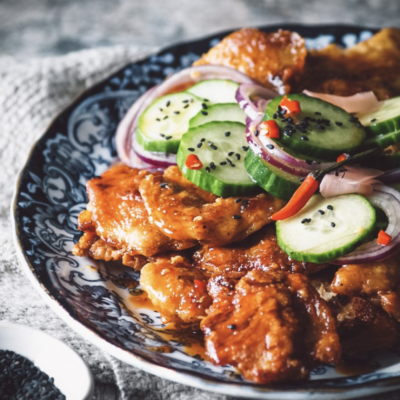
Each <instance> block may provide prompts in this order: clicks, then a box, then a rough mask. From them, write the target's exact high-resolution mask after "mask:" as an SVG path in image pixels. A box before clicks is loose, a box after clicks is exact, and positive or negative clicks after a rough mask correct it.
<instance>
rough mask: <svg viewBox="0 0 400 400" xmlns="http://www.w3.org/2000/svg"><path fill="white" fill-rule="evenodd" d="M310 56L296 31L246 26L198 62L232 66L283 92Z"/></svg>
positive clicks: (303, 41) (225, 39) (288, 87)
mask: <svg viewBox="0 0 400 400" xmlns="http://www.w3.org/2000/svg"><path fill="white" fill-rule="evenodd" d="M306 55H307V50H306V46H305V40H304V39H303V38H302V37H301V36H300V35H299V34H297V33H295V32H290V31H284V30H281V29H280V30H278V32H271V33H264V32H261V31H260V30H258V29H256V28H244V29H241V30H239V31H236V32H233V33H231V34H230V35H228V36H227V37H225V38H224V39H223V40H222V41H221V42H220V43H218V44H217V45H216V46H214V47H213V48H212V49H211V50H209V51H208V53H206V54H203V56H202V57H201V58H200V60H198V61H196V62H195V63H194V65H204V64H214V65H224V66H226V67H232V68H235V69H237V70H239V71H241V72H244V73H245V74H247V75H248V76H250V77H251V78H253V79H256V80H258V81H259V82H260V83H261V84H263V85H265V86H267V87H270V88H274V89H277V90H278V91H279V92H280V93H281V94H283V93H288V92H289V91H290V81H291V78H292V77H293V76H295V75H296V74H297V75H298V74H299V73H300V72H301V71H302V69H303V67H304V62H305V58H306Z"/></svg>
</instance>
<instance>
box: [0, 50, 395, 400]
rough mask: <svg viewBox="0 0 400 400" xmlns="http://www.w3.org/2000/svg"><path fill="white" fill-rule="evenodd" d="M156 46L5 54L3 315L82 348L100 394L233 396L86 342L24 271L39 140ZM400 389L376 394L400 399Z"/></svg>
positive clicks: (218, 399)
mask: <svg viewBox="0 0 400 400" xmlns="http://www.w3.org/2000/svg"><path fill="white" fill-rule="evenodd" d="M153 50H154V49H151V48H150V49H149V48H141V47H121V46H120V47H112V48H100V49H95V50H85V51H81V52H77V53H71V54H69V55H66V56H63V57H51V58H45V59H41V60H33V61H29V62H26V63H19V62H17V61H15V60H13V59H12V58H5V57H2V58H0V167H1V173H0V320H9V321H12V322H15V323H20V324H24V325H29V326H32V327H35V328H38V329H41V330H44V331H46V332H48V333H50V334H51V335H53V336H55V337H57V338H59V339H61V340H63V341H64V342H66V343H67V344H68V345H69V346H71V347H72V348H73V349H75V350H76V351H77V352H78V353H79V354H80V355H81V356H82V357H83V359H84V360H85V361H86V362H87V364H88V365H89V367H90V368H91V370H92V372H93V375H94V377H95V381H96V391H95V399H98V400H100V399H107V400H114V399H118V398H121V399H123V400H128V399H129V400H130V399H139V398H140V399H143V400H164V399H165V400H167V399H168V400H169V399H172V400H192V399H198V400H211V399H215V400H227V399H228V398H227V397H226V396H220V395H215V394H211V393H208V392H204V391H201V390H199V389H194V388H191V387H188V386H185V385H181V384H177V383H173V382H169V381H166V380H163V379H160V378H157V377H155V376H153V375H150V374H147V373H145V372H142V371H140V370H138V369H137V368H134V367H131V366H129V365H126V364H124V363H122V362H120V361H118V360H116V359H114V358H113V357H111V356H109V355H107V354H105V353H103V352H102V351H101V350H99V349H98V348H96V347H95V346H93V345H92V344H90V343H89V342H87V341H86V340H84V339H82V338H81V337H80V336H78V335H77V334H76V333H75V332H74V331H72V330H71V329H70V328H69V327H68V326H67V325H66V324H65V323H63V322H62V321H61V320H60V319H59V318H58V317H57V316H56V314H54V313H53V312H52V311H51V310H50V309H49V308H48V307H47V306H46V305H45V303H44V301H43V300H42V298H41V297H40V296H39V294H38V293H36V292H35V290H34V289H33V288H32V287H31V285H30V283H29V282H28V280H27V278H26V277H25V276H24V275H23V274H22V273H21V271H20V269H19V266H18V262H17V257H16V252H15V249H14V246H13V244H12V240H11V236H12V235H11V227H10V219H9V205H10V201H11V196H12V193H13V187H14V181H15V177H16V174H17V172H18V170H19V169H20V168H21V166H22V164H23V162H24V160H25V158H26V156H27V154H28V151H29V148H30V146H31V144H32V143H33V142H34V140H35V139H36V138H37V137H38V136H40V135H41V134H42V133H43V132H44V130H45V128H46V126H47V125H48V123H49V122H50V121H51V119H52V118H53V117H54V116H55V115H56V114H57V113H58V112H59V111H60V110H61V109H62V108H63V107H65V106H66V105H67V104H68V103H69V102H70V101H71V100H73V98H74V97H76V96H77V95H78V94H79V93H80V92H81V91H82V90H84V89H86V88H88V87H90V86H91V85H93V84H94V83H96V82H97V81H99V80H101V79H102V78H104V77H106V76H107V75H109V74H110V73H111V72H112V71H114V70H116V69H118V68H119V67H121V66H123V65H124V64H125V63H127V62H129V61H134V60H136V59H138V58H139V57H140V56H141V55H143V54H145V53H149V52H151V51H153ZM399 398H400V392H398V393H393V394H392V395H386V396H379V397H374V399H375V400H378V399H380V400H395V399H399Z"/></svg>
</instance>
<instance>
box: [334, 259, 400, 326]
mask: <svg viewBox="0 0 400 400" xmlns="http://www.w3.org/2000/svg"><path fill="white" fill-rule="evenodd" d="M331 286H332V291H333V292H334V293H337V294H341V295H346V296H349V297H353V296H357V297H366V298H367V299H369V300H370V301H371V302H372V303H374V304H378V305H379V304H380V305H381V307H382V308H383V309H384V310H385V311H386V312H387V313H388V314H389V315H391V316H392V317H394V318H396V319H397V320H398V321H400V269H399V263H398V261H397V260H396V259H395V258H394V257H392V258H389V259H386V260H383V261H378V262H374V263H366V264H352V265H346V266H344V267H342V268H340V269H339V270H338V271H337V272H336V275H335V278H334V280H333V282H332V285H331Z"/></svg>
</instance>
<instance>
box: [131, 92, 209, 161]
mask: <svg viewBox="0 0 400 400" xmlns="http://www.w3.org/2000/svg"><path fill="white" fill-rule="evenodd" d="M202 103H203V101H202V100H201V99H198V98H197V97H196V96H194V95H192V94H190V93H186V92H181V93H174V94H169V95H167V96H163V97H160V98H159V99H157V100H155V101H154V102H153V103H151V104H150V106H149V107H147V109H146V110H145V111H144V112H143V114H142V115H141V116H140V118H139V121H138V128H137V140H138V142H139V144H140V145H141V146H142V147H143V148H144V150H148V151H158V152H164V153H176V152H177V150H178V147H179V142H180V140H181V137H182V135H183V134H184V133H185V132H187V130H188V129H189V121H190V119H191V118H193V117H194V116H195V115H196V114H197V113H198V112H199V111H200V110H201V109H202Z"/></svg>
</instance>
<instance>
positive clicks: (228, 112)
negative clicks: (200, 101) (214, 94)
mask: <svg viewBox="0 0 400 400" xmlns="http://www.w3.org/2000/svg"><path fill="white" fill-rule="evenodd" d="M212 121H232V122H240V123H242V124H245V123H246V114H245V113H244V111H243V110H242V109H241V108H240V107H239V106H238V105H237V103H234V104H233V103H232V104H231V103H228V104H214V105H211V106H209V107H208V108H207V110H206V114H205V113H204V112H202V111H200V112H199V113H198V114H197V115H195V116H194V117H193V118H192V119H191V120H190V121H189V127H190V128H194V127H195V126H199V125H203V124H206V123H207V122H212Z"/></svg>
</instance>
